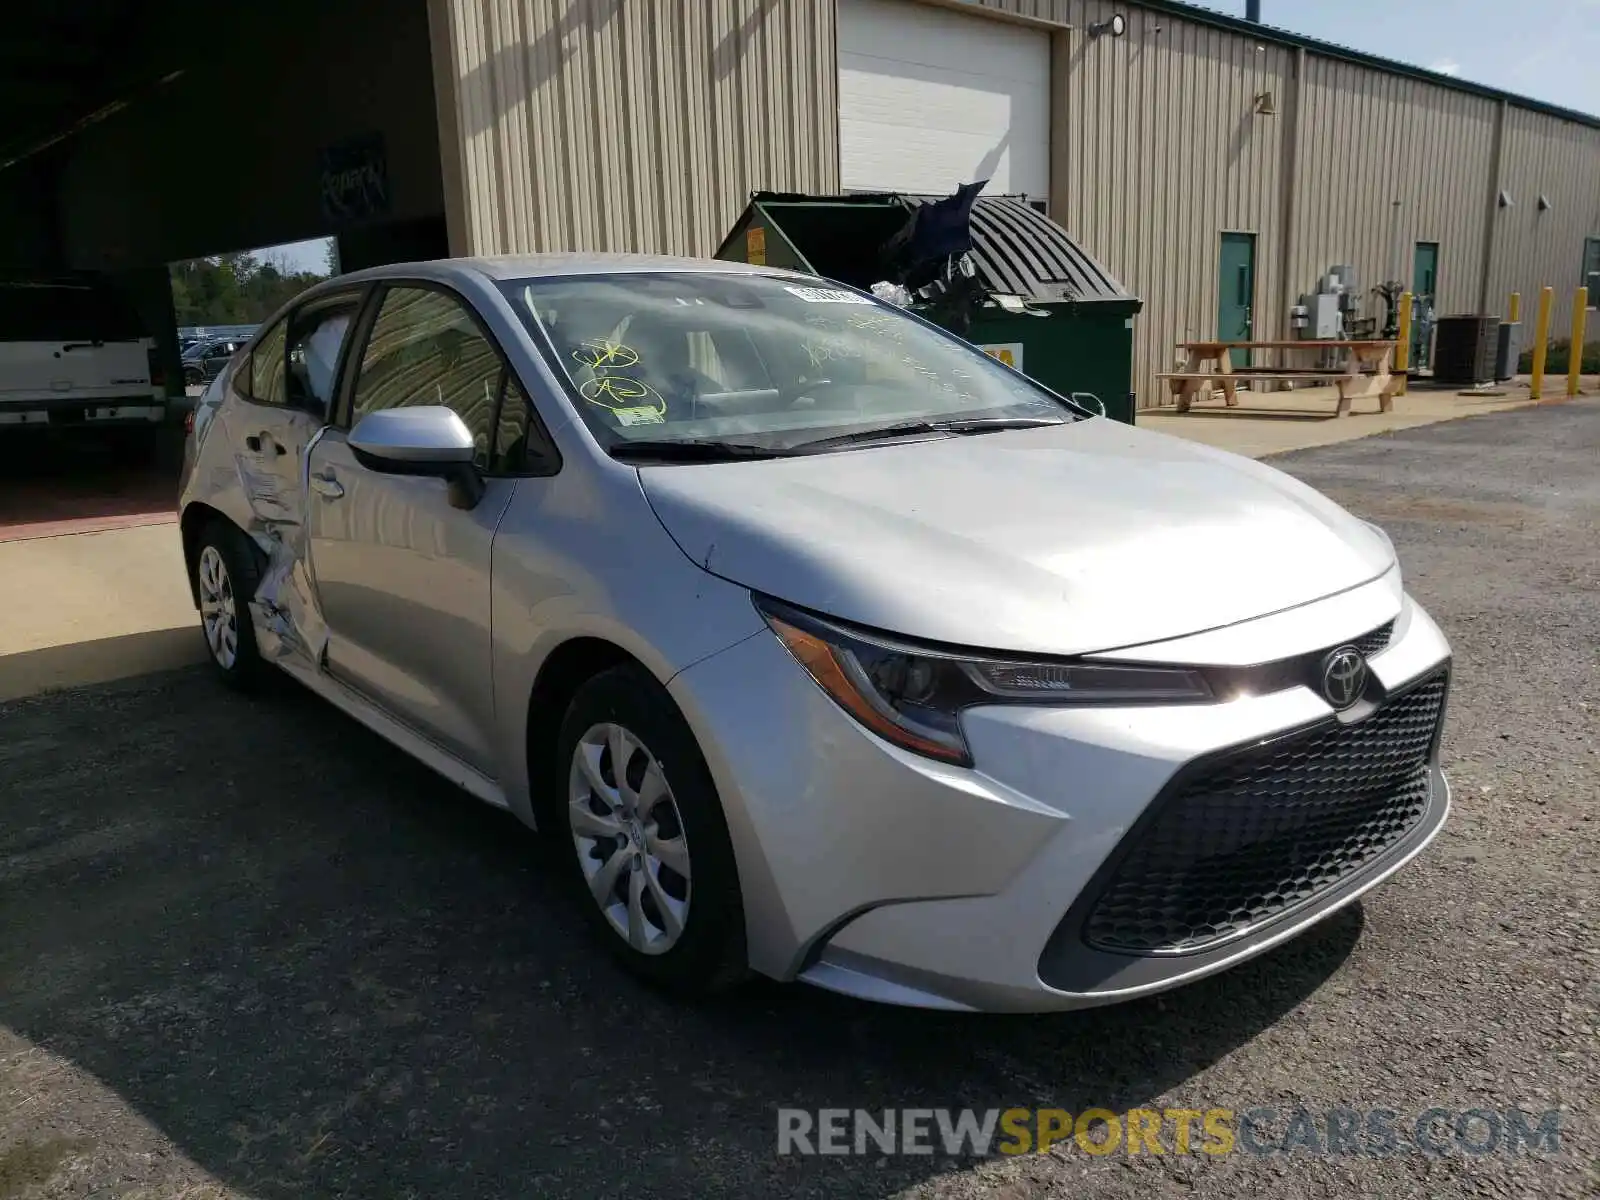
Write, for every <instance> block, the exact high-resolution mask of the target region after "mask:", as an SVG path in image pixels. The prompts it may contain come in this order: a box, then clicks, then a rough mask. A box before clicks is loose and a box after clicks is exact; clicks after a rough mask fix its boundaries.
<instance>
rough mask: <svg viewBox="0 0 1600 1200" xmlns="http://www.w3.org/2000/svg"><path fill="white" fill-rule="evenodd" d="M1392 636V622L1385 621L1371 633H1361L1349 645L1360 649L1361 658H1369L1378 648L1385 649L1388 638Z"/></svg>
mask: <svg viewBox="0 0 1600 1200" xmlns="http://www.w3.org/2000/svg"><path fill="white" fill-rule="evenodd" d="M1393 636H1394V622H1393V621H1386V622H1384V623H1383V624H1382V625H1379V626H1378V627H1377V628H1376V629H1374V630H1373V631H1372V632H1371V633H1365V634H1362V635H1361V636H1360V637H1358V638H1355V639H1354V640H1352V641H1351V643H1350V644H1351V645H1352V646H1354V647H1355V648H1356V649H1357V650H1359V651H1361V657H1362V658H1371V657H1372V656H1373V655H1374V654H1376V653H1378V651H1380V650H1384V649H1387V647H1388V645H1389V639H1390V638H1391V637H1393Z"/></svg>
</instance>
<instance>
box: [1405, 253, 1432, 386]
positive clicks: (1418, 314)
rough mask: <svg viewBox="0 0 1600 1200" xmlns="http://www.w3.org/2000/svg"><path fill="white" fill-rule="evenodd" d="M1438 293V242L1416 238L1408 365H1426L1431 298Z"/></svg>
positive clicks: (1430, 331) (1412, 272) (1429, 343)
mask: <svg viewBox="0 0 1600 1200" xmlns="http://www.w3.org/2000/svg"><path fill="white" fill-rule="evenodd" d="M1438 293H1439V243H1438V242H1418V243H1417V251H1416V253H1415V254H1414V255H1413V256H1412V259H1411V365H1412V366H1413V367H1426V366H1428V365H1429V364H1428V348H1429V346H1430V345H1431V344H1432V338H1431V335H1432V333H1433V317H1434V315H1435V313H1434V300H1435V297H1437V295H1438Z"/></svg>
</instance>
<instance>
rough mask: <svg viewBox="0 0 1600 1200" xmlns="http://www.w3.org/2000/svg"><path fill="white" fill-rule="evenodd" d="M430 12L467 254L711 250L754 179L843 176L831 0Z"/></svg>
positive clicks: (681, 0) (503, 1)
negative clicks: (445, 76)
mask: <svg viewBox="0 0 1600 1200" xmlns="http://www.w3.org/2000/svg"><path fill="white" fill-rule="evenodd" d="M432 13H433V19H434V24H435V55H436V64H435V72H436V74H441V73H444V72H448V74H449V77H450V78H449V80H448V87H447V88H442V89H441V92H442V93H444V92H448V93H449V97H448V101H447V102H445V101H442V102H441V105H440V109H441V111H440V120H441V123H442V124H443V125H444V126H445V128H444V129H443V130H442V136H441V142H443V143H444V144H445V145H446V153H447V154H448V153H450V152H451V151H450V147H451V144H452V143H454V146H455V152H456V154H457V155H458V161H459V163H460V172H461V188H460V192H461V194H460V195H459V196H458V197H457V200H458V207H459V212H456V213H452V214H451V215H452V218H453V219H452V243H453V244H452V248H453V249H454V250H455V251H456V252H457V253H478V254H494V253H522V252H533V251H542V250H626V251H639V252H657V253H669V254H698V255H707V254H710V253H712V252H713V251H714V250H715V249H716V247H717V245H718V243H719V242H720V241H721V239H722V236H723V234H725V233H726V232H727V231H728V228H729V227H730V226H731V225H732V224H733V222H734V220H735V218H737V216H738V215H739V212H740V211H741V210H742V208H743V206H744V204H745V200H746V197H747V196H748V194H749V193H750V192H751V191H752V190H755V189H758V188H774V189H793V190H804V191H832V190H835V189H836V188H837V187H838V181H839V141H838V98H837V97H838V65H837V56H836V38H835V33H834V28H835V23H834V5H833V0H650V2H649V3H637V2H633V0H434V3H433V6H432ZM440 58H442V59H443V60H444V61H443V62H439V61H438V60H439V59H440ZM452 118H453V123H452ZM450 166H451V164H446V175H447V178H448V177H449V176H450V169H449V168H450ZM456 243H459V244H456Z"/></svg>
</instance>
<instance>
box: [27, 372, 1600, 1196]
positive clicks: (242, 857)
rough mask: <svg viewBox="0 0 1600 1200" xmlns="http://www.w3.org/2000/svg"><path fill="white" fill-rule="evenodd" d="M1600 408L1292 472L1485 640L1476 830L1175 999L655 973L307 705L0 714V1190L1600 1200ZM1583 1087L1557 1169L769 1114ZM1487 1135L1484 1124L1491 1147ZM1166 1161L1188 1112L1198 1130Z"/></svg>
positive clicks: (177, 687) (212, 697)
mask: <svg viewBox="0 0 1600 1200" xmlns="http://www.w3.org/2000/svg"><path fill="white" fill-rule="evenodd" d="M1597 464H1600V404H1596V403H1595V402H1594V401H1584V402H1581V403H1575V404H1568V405H1558V406H1551V407H1547V408H1541V409H1536V410H1526V411H1522V412H1517V413H1511V414H1505V415H1499V416H1492V417H1482V418H1474V419H1470V420H1463V421H1458V422H1454V423H1450V424H1443V425H1433V426H1428V427H1425V428H1422V429H1417V430H1412V431H1409V432H1404V433H1399V434H1395V435H1391V436H1386V437H1379V438H1372V439H1368V440H1364V441H1359V442H1354V443H1348V444H1345V445H1340V446H1335V447H1329V448H1325V449H1319V450H1315V451H1309V452H1305V453H1301V454H1297V455H1293V456H1289V457H1287V458H1284V459H1283V460H1281V462H1280V465H1282V466H1283V467H1285V468H1287V469H1288V470H1290V471H1292V472H1294V473H1295V474H1297V475H1299V476H1300V477H1301V478H1303V479H1306V480H1307V481H1309V482H1311V483H1312V484H1314V485H1316V486H1318V487H1321V488H1324V489H1325V490H1327V491H1329V492H1330V493H1332V494H1333V495H1334V496H1336V497H1337V498H1338V499H1340V500H1341V501H1343V502H1344V503H1346V504H1348V505H1349V506H1350V507H1351V508H1352V509H1354V510H1355V511H1356V512H1358V513H1360V514H1362V515H1364V516H1367V517H1369V518H1371V519H1374V520H1377V521H1379V522H1381V523H1382V524H1383V525H1385V526H1386V527H1387V528H1388V529H1389V530H1390V532H1391V533H1392V535H1393V536H1394V539H1395V541H1396V543H1397V544H1398V546H1399V548H1400V551H1401V555H1402V558H1403V560H1404V563H1405V566H1406V569H1407V572H1408V580H1409V584H1410V586H1411V588H1412V589H1413V591H1414V592H1415V593H1416V594H1417V595H1418V596H1419V598H1420V599H1421V600H1422V601H1423V602H1424V603H1425V604H1426V605H1427V606H1428V607H1429V608H1430V609H1431V611H1432V612H1433V614H1434V615H1435V617H1436V618H1437V619H1438V620H1439V621H1440V623H1441V624H1442V625H1443V626H1444V628H1445V630H1446V631H1447V633H1448V634H1449V635H1450V637H1451V639H1452V641H1453V643H1454V647H1455V651H1456V655H1457V676H1456V685H1455V691H1454V694H1453V697H1452V705H1451V712H1450V718H1449V725H1448V731H1447V735H1446V740H1445V747H1444V755H1445V759H1446V765H1447V769H1448V770H1449V771H1450V774H1451V777H1452V780H1453V782H1454V786H1455V797H1456V809H1455V814H1454V816H1453V818H1452V820H1451V822H1450V824H1449V825H1448V826H1447V827H1446V829H1445V831H1444V832H1443V833H1442V834H1441V836H1440V838H1439V840H1438V841H1437V842H1436V843H1435V844H1434V845H1433V847H1431V848H1430V849H1429V851H1428V852H1427V853H1426V854H1424V855H1423V856H1422V857H1421V858H1420V859H1419V860H1418V861H1417V862H1415V863H1413V864H1412V865H1411V866H1410V867H1408V868H1407V869H1406V870H1405V871H1403V872H1401V873H1400V874H1399V875H1398V876H1396V878H1395V879H1394V880H1392V881H1391V882H1389V883H1388V884H1386V885H1385V886H1383V887H1381V888H1379V889H1378V890H1377V891H1375V892H1373V893H1371V894H1370V895H1369V896H1367V897H1366V899H1365V901H1364V903H1363V904H1361V905H1359V906H1355V907H1352V908H1351V909H1348V910H1346V911H1345V912H1343V913H1342V914H1340V915H1339V916H1337V917H1335V918H1333V919H1332V920H1330V921H1328V922H1326V923H1324V925H1322V926H1320V927H1319V928H1318V929H1316V930H1314V931H1312V932H1311V933H1309V934H1307V935H1306V936H1304V937H1302V938H1300V939H1298V940H1296V941H1295V942H1293V943H1291V944H1289V945H1287V946H1285V947H1283V948H1281V949H1280V950H1279V951H1277V952H1275V953H1273V954H1271V955H1269V956H1267V957H1265V958H1263V959H1259V960H1257V961H1255V962H1253V963H1251V964H1248V965H1246V966H1244V967H1242V968H1240V969H1238V970H1235V971H1232V972H1230V973H1227V974H1225V975H1223V976H1220V977H1217V978H1214V979H1211V980H1207V981H1205V982H1203V983H1201V984H1198V985H1195V986H1192V987H1189V988H1187V989H1184V990H1181V991H1179V992H1174V993H1169V994H1168V995H1167V996H1165V997H1163V998H1161V999H1158V1000H1152V1001H1149V1002H1141V1003H1136V1004H1130V1005H1125V1006H1121V1007H1118V1008H1112V1009H1102V1010H1095V1011H1091V1012H1087V1013H1078V1014H1067V1015H1063V1016H1053V1017H1042V1018H989V1017H978V1018H973V1017H956V1016H950V1015H941V1014H929V1013H918V1012H905V1011H897V1010H891V1009H883V1008H874V1007H869V1006H865V1005H860V1004H855V1003H852V1002H847V1001H844V1000H841V999H838V998H835V997H831V996H827V995H824V994H821V993H818V992H815V991H812V990H810V989H806V988H800V987H787V988H785V987H778V986H775V985H755V986H752V987H750V988H749V989H747V990H744V991H742V992H739V993H736V994H735V995H733V996H732V997H729V998H726V999H724V1000H722V1001H720V1002H718V1003H717V1004H715V1005H712V1006H710V1007H707V1008H702V1009H698V1010H692V1009H682V1008H676V1007H673V1006H671V1005H669V1004H668V1003H666V1002H664V1001H662V1000H661V999H659V998H657V997H655V996H653V995H651V994H650V993H648V992H645V991H643V990H641V989H640V988H639V987H637V986H635V985H634V984H632V983H630V982H629V981H628V980H626V979H625V978H623V977H621V976H619V975H618V973H617V972H616V971H615V970H614V969H613V968H612V967H611V966H610V965H609V964H608V962H607V961H606V960H604V959H603V958H602V957H600V956H599V955H598V954H597V953H596V952H595V951H594V949H593V948H592V946H591V944H590V942H589V941H588V940H587V937H586V935H585V934H584V932H583V930H582V929H581V928H580V927H579V926H578V925H577V923H576V922H574V921H573V920H572V918H571V914H570V911H569V910H568V909H567V908H566V907H565V901H564V900H563V898H562V897H561V896H559V895H557V894H556V891H555V888H554V886H553V885H552V884H551V883H550V882H549V878H550V873H549V871H548V870H547V869H546V868H547V865H548V855H549V853H550V851H548V850H547V849H546V848H544V847H543V846H542V845H541V844H540V843H539V842H538V840H537V839H534V838H532V837H531V836H526V835H524V834H523V833H522V832H521V831H520V827H518V826H516V825H515V824H514V822H512V821H511V820H510V819H509V818H506V817H504V816H503V815H502V814H499V813H495V812H493V811H490V810H488V809H484V808H481V807H480V806H476V805H474V804H472V803H470V802H468V801H467V800H465V799H464V798H462V797H461V796H460V795H459V794H456V793H453V792H452V791H451V789H450V788H449V787H448V786H446V785H445V784H443V783H441V782H440V781H438V780H437V779H435V778H434V777H433V776H432V775H430V774H429V773H428V772H427V771H425V770H423V769H422V768H420V767H417V766H414V765H412V764H411V763H410V762H408V761H406V760H404V759H403V758H401V757H400V756H399V755H398V754H397V753H396V752H394V751H392V750H390V749H389V748H387V747H386V745H385V744H383V743H382V742H380V741H379V740H377V739H376V738H374V737H373V736H371V735H369V734H368V733H366V732H365V731H364V730H363V729H361V728H359V727H358V726H356V725H355V724H353V723H352V722H350V721H348V720H346V719H344V718H343V717H341V716H339V715H338V714H336V713H335V712H333V711H332V710H331V709H329V708H326V707H324V706H322V705H320V704H318V703H317V702H315V701H313V700H311V699H310V698H309V697H306V696H304V695H301V694H298V693H296V692H295V691H293V690H292V689H290V688H287V687H283V688H279V689H275V690H274V693H273V694H272V695H270V696H268V697H265V698H263V699H259V700H255V701H245V700H241V699H238V698H235V697H233V696H231V695H227V694H224V693H223V692H222V691H220V690H219V689H218V688H217V687H216V686H214V685H213V684H212V683H211V682H210V680H209V679H208V678H207V677H206V676H205V675H204V674H203V673H198V672H185V673H177V674H172V675H167V676H162V677H155V678H150V679H147V680H142V681H137V682H133V683H130V684H124V685H119V686H116V687H109V688H98V689H93V690H86V691H80V692H75V693H68V694H62V695H56V696H50V697H43V698H38V699H34V700H30V701H25V702H21V703H16V704H12V705H9V706H4V707H0V914H3V919H0V929H3V932H4V936H3V938H0V1197H14V1196H17V1197H20V1196H35V1195H37V1196H149V1197H156V1196H161V1197H168V1196H187V1197H196V1198H198V1197H224V1196H226V1197H233V1196H245V1195H250V1196H261V1197H274V1198H277V1197H282V1198H289V1197H301V1196H311V1195H319V1196H372V1197H410V1196H416V1197H424V1196H425V1197H429V1198H430V1200H443V1198H447V1197H469V1196H519V1197H526V1196H535V1195H539V1196H600V1195H638V1196H663V1197H667V1196H684V1197H709V1196H759V1195H797V1196H815V1197H829V1198H830V1200H831V1198H834V1197H848V1196H885V1195H902V1196H917V1197H949V1198H954V1197H978V1196H983V1197H991V1198H996V1200H999V1198H1008V1200H1009V1198H1019V1197H1024V1196H1035V1195H1051V1196H1062V1197H1065V1196H1073V1197H1079V1196H1117V1197H1121V1196H1127V1197H1132V1196H1140V1197H1148V1196H1191V1195H1194V1194H1196V1193H1199V1194H1203V1195H1215V1196H1230V1197H1250V1196H1290V1197H1312V1196H1327V1197H1347V1196H1354V1195H1370V1196H1383V1197H1406V1196H1415V1197H1432V1196H1440V1195H1451V1194H1469V1195H1485V1196H1527V1195H1540V1196H1570V1197H1579V1196H1586V1197H1592V1196H1594V1195H1596V1194H1597V1193H1600V1173H1597V1168H1596V1162H1597V1161H1600V1139H1597V1136H1596V1129H1595V1124H1594V1116H1595V1114H1594V1111H1593V1107H1594V1104H1595V1101H1596V1098H1597V1097H1600V1066H1597V1054H1596V1046H1597V1043H1596V1026H1597V1021H1600V1018H1597V984H1596V976H1597V971H1596V967H1597V965H1600V959H1597V943H1600V939H1597V937H1596V926H1597V920H1600V913H1597V905H1600V899H1597V897H1600V886H1597V878H1596V863H1597V857H1600V856H1597V852H1600V820H1597V819H1596V809H1597V807H1600V731H1597V725H1600V722H1597V720H1596V715H1597V712H1600V670H1597V663H1596V647H1597V646H1600V592H1597V586H1600V585H1597V580H1600V537H1597V533H1596V531H1597V526H1600V465H1597ZM964 1105H970V1106H974V1107H977V1108H980V1109H981V1108H989V1107H999V1108H1005V1107H1008V1106H1012V1105H1021V1106H1036V1107H1047V1106H1059V1107H1062V1108H1066V1109H1069V1110H1071V1111H1073V1112H1077V1111H1080V1110H1081V1109H1083V1108H1085V1107H1088V1106H1092V1105H1093V1106H1102V1107H1105V1108H1108V1109H1111V1110H1114V1111H1119V1112H1120V1111H1123V1110H1126V1109H1129V1108H1133V1107H1156V1108H1194V1109H1209V1108H1215V1107H1223V1108H1229V1109H1234V1110H1246V1109H1250V1108H1253V1107H1257V1106H1267V1107H1272V1108H1274V1109H1276V1110H1277V1112H1278V1114H1279V1116H1278V1118H1277V1120H1278V1125H1277V1126H1271V1125H1270V1121H1269V1128H1281V1127H1282V1126H1283V1125H1284V1123H1285V1122H1286V1121H1287V1119H1288V1118H1287V1117H1286V1116H1285V1114H1288V1113H1289V1112H1290V1110H1292V1109H1294V1108H1295V1107H1297V1106H1304V1107H1306V1108H1308V1109H1310V1110H1312V1111H1314V1112H1319V1111H1323V1110H1326V1109H1328V1108H1331V1107H1334V1106H1349V1107H1351V1108H1355V1109H1372V1108H1382V1109H1389V1110H1394V1111H1395V1112H1397V1113H1398V1114H1400V1116H1401V1119H1400V1126H1401V1127H1402V1128H1406V1127H1408V1122H1409V1120H1410V1118H1411V1116H1413V1115H1414V1114H1416V1113H1419V1112H1421V1111H1422V1110H1425V1109H1427V1108H1429V1107H1431V1106H1439V1107H1441V1108H1445V1109H1448V1110H1451V1111H1452V1112H1459V1111H1462V1110H1466V1109H1469V1108H1474V1107H1480V1108H1488V1109H1501V1110H1503V1109H1505V1108H1507V1107H1513V1106H1517V1107H1521V1108H1524V1109H1528V1110H1534V1111H1538V1110H1544V1109H1547V1108H1552V1107H1556V1108H1560V1109H1561V1110H1562V1114H1563V1115H1562V1120H1563V1130H1564V1136H1563V1140H1562V1143H1561V1147H1560V1150H1559V1152H1556V1153H1534V1154H1529V1153H1526V1152H1525V1153H1523V1154H1520V1155H1507V1154H1503V1153H1492V1154H1487V1155H1484V1156H1478V1157H1475V1156H1471V1155H1467V1154H1464V1153H1462V1152H1461V1151H1460V1150H1459V1149H1458V1148H1454V1147H1452V1148H1451V1149H1450V1150H1449V1151H1448V1152H1447V1153H1445V1154H1444V1155H1442V1156H1433V1155H1428V1154H1418V1153H1409V1154H1406V1153H1401V1154H1394V1155H1391V1156H1387V1157H1374V1156H1356V1157H1349V1156H1339V1155H1333V1156H1325V1155H1317V1154H1313V1153H1311V1152H1309V1151H1308V1150H1305V1149H1298V1150H1296V1151H1295V1152H1293V1153H1291V1154H1288V1155H1284V1154H1278V1155H1272V1156H1268V1157H1259V1156H1255V1155H1250V1154H1245V1153H1235V1154H1231V1155H1225V1156H1220V1157H1211V1156H1207V1155H1193V1154H1191V1155H1188V1156H1177V1155H1170V1154H1169V1155H1166V1156H1161V1157H1156V1156H1150V1155H1148V1154H1147V1155H1141V1156H1138V1157H1128V1156H1126V1155H1122V1154H1117V1155H1113V1156H1110V1157H1104V1158H1102V1157H1094V1156H1090V1155H1088V1154H1085V1153H1083V1152H1082V1151H1081V1150H1079V1149H1077V1148H1076V1147H1075V1146H1074V1145H1073V1143H1071V1142H1070V1141H1069V1142H1067V1143H1065V1144H1064V1145H1062V1146H1058V1147H1056V1148H1055V1149H1054V1150H1053V1151H1052V1152H1051V1153H1049V1154H1045V1155H1037V1154H1034V1155H1028V1156H1026V1157H1021V1158H1004V1159H1002V1158H993V1159H988V1160H984V1161H981V1162H978V1161H972V1160H963V1159H959V1158H948V1157H941V1156H935V1157H923V1158H919V1157H896V1158H892V1159H885V1158H881V1157H877V1156H873V1157H868V1158H863V1159H854V1158H851V1159H839V1158H802V1157H785V1158H779V1157H778V1156H777V1155H776V1154H775V1152H774V1151H775V1110H776V1109H777V1108H778V1107H780V1106H796V1107H803V1108H820V1107H846V1108H855V1107H862V1108H867V1109H881V1108H883V1107H886V1106H896V1107H917V1106H923V1107H945V1106H964ZM1479 1136H1481V1134H1480V1135H1479ZM1167 1143H1168V1148H1169V1149H1170V1148H1171V1138H1170V1136H1169V1137H1168V1138H1167Z"/></svg>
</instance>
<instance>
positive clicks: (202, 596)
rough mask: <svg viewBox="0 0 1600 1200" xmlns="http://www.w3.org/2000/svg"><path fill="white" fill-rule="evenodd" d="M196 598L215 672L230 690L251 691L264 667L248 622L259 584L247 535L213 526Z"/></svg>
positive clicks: (203, 547)
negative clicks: (197, 598)
mask: <svg viewBox="0 0 1600 1200" xmlns="http://www.w3.org/2000/svg"><path fill="white" fill-rule="evenodd" d="M194 561H195V568H194V573H195V593H196V595H197V596H198V597H199V600H200V630H201V632H202V633H203V634H204V635H205V639H206V651H207V653H208V655H209V657H210V661H211V666H212V669H213V670H214V671H215V672H216V673H217V675H218V677H219V678H221V679H222V681H223V682H224V683H226V684H227V685H228V686H229V687H233V688H237V689H239V690H241V691H248V690H249V689H251V688H253V687H254V686H255V685H256V684H257V683H259V682H260V679H261V674H262V669H263V666H264V664H263V662H262V659H261V652H260V651H259V650H258V649H257V648H256V631H255V626H254V625H253V624H252V623H251V620H250V598H251V597H252V596H254V595H255V594H256V588H257V586H259V584H260V582H261V577H260V573H259V571H258V570H257V568H256V560H255V557H254V556H253V555H252V554H251V553H250V550H249V548H248V547H246V546H245V545H244V535H243V534H241V533H240V532H239V531H238V530H237V529H235V528H234V527H233V526H232V525H229V524H228V523H227V522H225V521H212V522H211V523H210V524H208V525H207V526H206V527H205V529H204V530H203V531H202V532H201V534H200V542H199V545H198V547H197V549H196V553H195V560H194Z"/></svg>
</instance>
